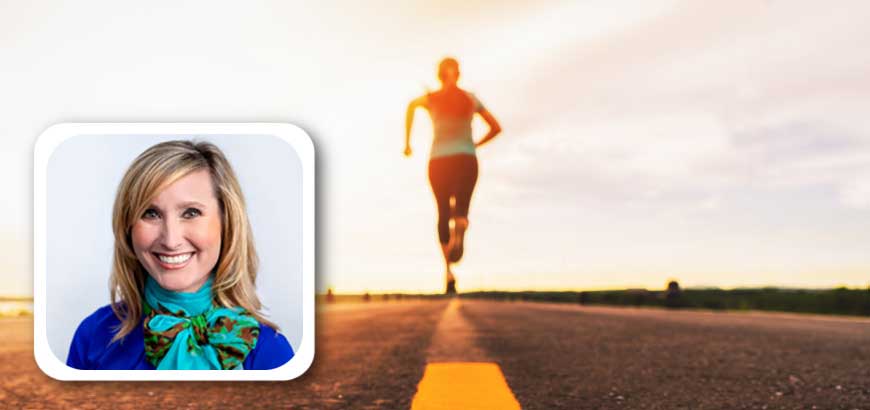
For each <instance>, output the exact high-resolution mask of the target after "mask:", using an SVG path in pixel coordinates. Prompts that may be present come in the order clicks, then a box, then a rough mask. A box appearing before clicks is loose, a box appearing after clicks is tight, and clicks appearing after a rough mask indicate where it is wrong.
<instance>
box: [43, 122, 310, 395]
mask: <svg viewBox="0 0 870 410" xmlns="http://www.w3.org/2000/svg"><path fill="white" fill-rule="evenodd" d="M306 138H307V137H306ZM309 141H310V140H309ZM309 145H310V142H309ZM295 148H296V147H294V146H293V145H291V144H288V143H287V142H286V141H284V140H282V139H281V138H277V137H275V136H269V135H245V136H240V135H229V134H226V135H145V136H143V135H129V136H119V135H80V136H76V137H74V138H68V139H66V140H65V141H63V142H62V143H60V144H59V145H58V146H56V147H55V148H54V150H53V152H52V154H51V159H50V161H48V164H47V174H46V179H47V186H46V188H47V189H46V193H47V201H46V204H45V205H47V206H46V217H47V218H46V222H47V223H46V228H47V229H46V236H45V239H47V241H46V242H45V251H46V258H45V265H44V267H45V277H44V280H45V283H44V285H45V286H44V287H45V299H44V308H45V310H44V312H43V313H44V314H45V332H46V334H45V336H46V342H47V344H48V346H49V349H50V350H51V353H52V354H53V356H54V357H56V358H57V360H58V361H59V362H62V363H64V364H65V365H66V367H67V368H69V369H75V370H125V371H126V370H135V371H141V370H158V371H166V370H169V371H172V370H176V371H177V370H214V371H220V370H274V369H279V368H282V366H284V365H285V364H287V363H292V362H294V358H295V357H297V356H298V355H299V349H300V347H301V346H302V344H303V336H309V337H310V338H313V335H306V334H305V331H304V329H305V328H306V327H307V326H306V325H307V324H308V323H306V322H307V321H309V318H308V316H312V317H311V318H310V320H313V306H312V312H307V311H306V309H305V308H304V307H305V306H304V305H305V302H306V300H307V299H308V297H307V296H309V295H306V293H310V294H311V295H310V296H311V300H312V301H313V270H312V269H311V268H312V267H313V265H311V264H312V263H313V261H310V260H305V256H306V255H307V254H311V255H313V252H308V251H310V249H304V248H306V246H309V245H312V243H306V239H307V238H306V235H305V232H303V231H304V230H305V226H307V225H308V224H307V222H306V218H305V216H304V215H303V213H304V210H305V209H304V208H305V203H306V202H307V198H304V191H305V189H304V185H305V177H306V175H305V174H306V172H305V170H304V168H305V164H304V162H305V161H304V160H303V158H302V156H304V155H305V153H301V155H300V153H299V152H297V150H296V149H295ZM95 152H96V153H99V154H100V155H98V156H97V155H94V153H95ZM83 156H84V157H83ZM110 171H115V172H110ZM118 171H119V172H118ZM312 171H313V169H312ZM112 180H114V183H112V182H111V181H112ZM109 198H111V200H108V199H109ZM311 200H312V201H313V198H311ZM91 225H93V226H91ZM306 270H309V271H310V272H306ZM83 272H84V273H83ZM306 273H310V276H311V278H306ZM306 279H311V282H312V283H311V284H310V286H311V289H310V291H308V290H307V289H305V287H306V285H309V284H308V283H306V282H309V281H308V280H306ZM36 304H39V305H42V303H39V302H36V300H35V305H36ZM312 305H313V303H312ZM34 310H35V311H36V310H39V309H38V308H37V307H36V306H35V307H34ZM35 313H36V312H35ZM312 327H313V326H312ZM39 330H40V329H39V328H37V332H38V331H39ZM38 344H39V341H38V340H37V345H38ZM303 347H304V348H305V349H312V350H313V341H312V343H311V346H303ZM304 353H305V356H309V353H308V352H304ZM37 356H39V353H37ZM38 359H39V358H38ZM304 359H305V360H302V362H308V363H310V358H304ZM308 363H302V364H304V365H305V366H304V367H305V368H307V367H308ZM290 367H294V368H295V367H299V366H290ZM303 371H304V369H303ZM47 373H49V374H51V372H47ZM157 373H161V372H157ZM231 373H238V372H231ZM242 373H247V372H242ZM298 373H300V374H301V372H298ZM239 374H241V373H239ZM284 374H285V375H287V374H290V373H288V372H286V371H285V372H284ZM224 377H225V376H220V377H219V378H224ZM229 377H231V378H232V376H229ZM291 377H292V376H291ZM98 378H99V377H98ZM278 378H279V379H281V378H283V379H286V378H288V377H278ZM155 379H160V376H156V377H155ZM199 379H201V378H199ZM243 379H244V376H243ZM273 379H274V378H273Z"/></svg>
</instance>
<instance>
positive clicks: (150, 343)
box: [143, 276, 260, 370]
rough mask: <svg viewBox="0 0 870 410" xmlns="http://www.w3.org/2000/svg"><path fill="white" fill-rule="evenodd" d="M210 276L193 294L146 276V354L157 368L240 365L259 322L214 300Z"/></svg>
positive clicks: (201, 367) (252, 345)
mask: <svg viewBox="0 0 870 410" xmlns="http://www.w3.org/2000/svg"><path fill="white" fill-rule="evenodd" d="M211 285H212V278H211V277H209V278H208V280H207V281H206V282H205V284H204V285H203V286H202V288H200V290H198V291H196V292H193V293H179V292H172V291H168V290H166V289H163V288H161V287H160V285H159V284H157V281H155V280H154V279H153V278H151V276H148V277H147V279H146V280H145V303H144V304H143V305H144V306H143V307H144V313H145V321H144V327H145V357H146V359H148V362H149V363H151V364H152V365H154V367H155V368H157V370H221V369H224V370H227V369H242V363H243V362H244V361H245V357H247V356H248V353H250V352H251V350H253V349H254V347H256V346H257V337H259V335H260V324H259V322H257V320H256V319H254V317H252V316H250V315H249V314H248V313H247V311H245V310H244V309H242V308H225V307H219V306H217V305H215V304H214V303H213V301H212V289H211Z"/></svg>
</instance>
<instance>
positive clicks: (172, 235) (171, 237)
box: [160, 218, 184, 250]
mask: <svg viewBox="0 0 870 410" xmlns="http://www.w3.org/2000/svg"><path fill="white" fill-rule="evenodd" d="M183 242H184V228H183V227H182V226H181V223H179V221H177V220H175V219H174V218H166V219H164V220H163V229H162V230H161V232H160V245H162V246H163V247H165V248H167V249H170V250H175V249H179V248H180V247H181V245H182V243H183Z"/></svg>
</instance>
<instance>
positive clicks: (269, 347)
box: [66, 305, 293, 370]
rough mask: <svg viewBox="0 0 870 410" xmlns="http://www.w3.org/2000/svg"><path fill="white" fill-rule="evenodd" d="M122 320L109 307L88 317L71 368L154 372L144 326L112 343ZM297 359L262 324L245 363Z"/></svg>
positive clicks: (267, 365)
mask: <svg viewBox="0 0 870 410" xmlns="http://www.w3.org/2000/svg"><path fill="white" fill-rule="evenodd" d="M120 325H121V321H120V320H119V319H118V317H117V316H115V313H114V312H113V311H112V308H111V306H109V305H106V306H103V307H101V308H99V309H97V311H96V312H94V313H93V314H91V315H90V316H88V317H87V318H85V320H83V321H82V323H81V324H79V327H78V329H76V333H75V336H73V340H72V343H71V344H70V347H69V356H68V357H67V359H66V364H67V366H70V367H73V368H76V369H81V370H154V366H152V365H151V363H149V362H148V360H146V359H145V336H144V335H143V334H142V326H141V325H139V326H136V327H135V328H134V329H133V331H132V332H130V334H128V335H127V336H126V337H124V339H121V340H118V341H116V342H114V343H109V342H110V341H111V340H112V336H114V335H115V331H114V329H118V328H119V327H120ZM291 358H293V348H292V347H290V343H288V342H287V339H286V338H284V335H282V334H280V333H278V332H276V331H275V330H274V329H272V328H271V327H269V326H265V325H263V324H262V323H261V324H260V336H259V338H258V339H257V347H255V348H254V350H251V352H250V353H248V357H246V358H245V362H244V364H243V366H244V368H245V369H246V370H270V369H274V368H277V367H280V366H282V365H283V364H284V363H287V362H288V361H289V360H290V359H291Z"/></svg>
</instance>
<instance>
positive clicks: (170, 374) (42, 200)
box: [33, 123, 315, 381]
mask: <svg viewBox="0 0 870 410" xmlns="http://www.w3.org/2000/svg"><path fill="white" fill-rule="evenodd" d="M81 136H89V137H93V136H102V137H106V138H109V137H111V136H131V137H135V136H152V137H153V136H161V137H175V136H177V139H193V140H206V141H208V138H209V136H221V137H224V138H233V137H239V138H244V137H246V136H270V137H274V138H276V139H277V140H280V142H282V143H284V144H286V146H287V148H289V149H290V150H292V151H293V152H295V155H296V156H297V157H298V163H299V166H300V174H299V175H300V178H299V180H300V183H299V186H298V194H299V210H300V211H301V215H300V216H301V221H300V223H299V227H300V228H301V231H300V232H299V234H300V235H301V237H300V241H299V244H298V245H299V246H300V247H301V249H299V253H298V254H299V255H301V264H300V270H301V271H300V272H299V274H301V278H300V281H299V283H301V289H300V291H301V293H300V294H299V296H300V299H301V300H300V305H301V320H300V325H299V328H298V329H282V331H285V330H287V331H291V332H297V331H298V332H301V337H300V340H299V343H298V346H294V353H295V354H294V356H293V358H291V359H290V360H289V361H288V362H287V363H285V364H284V365H282V366H280V367H278V368H275V369H271V370H244V371H225V370H80V369H74V368H72V367H69V366H67V365H66V364H65V363H64V362H63V361H62V360H61V359H60V358H59V357H58V356H57V355H56V351H54V350H53V349H52V346H51V345H50V344H49V334H48V320H49V315H48V312H47V310H48V309H47V305H48V300H47V298H48V294H49V292H48V291H47V289H48V283H47V280H48V270H47V269H48V265H49V264H48V248H49V246H48V244H49V243H48V241H49V237H48V235H49V229H48V228H49V227H48V223H49V222H48V221H49V218H48V212H49V211H48V198H49V165H50V162H51V161H52V155H53V154H54V153H55V152H56V151H57V149H58V147H60V146H61V144H63V143H64V142H67V141H69V140H70V139H71V138H75V137H81ZM137 154H138V153H137ZM132 159H133V158H132V157H131V158H129V160H130V161H132ZM314 159H315V155H314V144H313V143H312V141H311V138H310V137H309V136H308V134H307V133H306V132H305V131H304V130H302V129H301V128H299V127H297V126H295V125H292V124H287V123H62V124H56V125H53V126H51V127H49V128H48V129H46V130H45V131H44V132H43V133H42V134H41V135H40V136H39V138H38V139H37V141H36V144H35V148H34V169H33V178H34V186H33V201H34V205H33V206H34V208H33V224H34V226H33V268H34V278H33V279H34V282H33V291H34V296H33V302H34V303H33V314H34V316H33V317H34V327H33V331H34V335H33V336H34V339H33V343H34V346H33V350H34V357H35V359H36V363H37V365H38V366H39V368H40V369H41V370H42V371H43V372H44V373H45V374H47V375H48V376H50V377H53V378H55V379H58V380H106V381H133V380H136V381H158V380H191V381H205V380H227V381H229V380H236V381H256V380H264V381H265V380H271V381H278V380H290V379H293V378H296V377H298V376H300V375H302V374H303V373H304V372H305V371H306V370H307V369H308V368H309V367H310V366H311V363H312V362H313V359H314V350H315V335H314V331H315V330H314V329H315V326H314V320H315V303H314V299H315V297H314V292H315V249H314V246H315V238H314V235H315V227H314V223H315V175H314V173H315V166H314ZM230 160H231V161H232V158H231V159H230ZM264 166H266V167H268V165H264ZM112 189H115V187H112ZM108 223H109V221H106V224H108ZM106 290H108V288H106ZM106 296H107V297H106V299H105V302H108V293H106ZM80 319H84V317H82V318H80ZM55 350H56V349H55Z"/></svg>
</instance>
